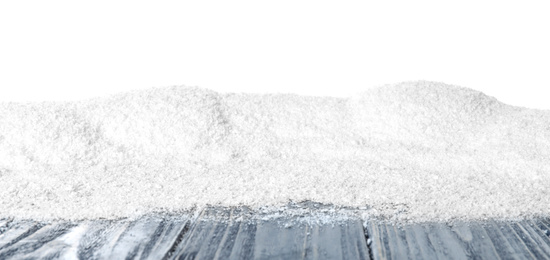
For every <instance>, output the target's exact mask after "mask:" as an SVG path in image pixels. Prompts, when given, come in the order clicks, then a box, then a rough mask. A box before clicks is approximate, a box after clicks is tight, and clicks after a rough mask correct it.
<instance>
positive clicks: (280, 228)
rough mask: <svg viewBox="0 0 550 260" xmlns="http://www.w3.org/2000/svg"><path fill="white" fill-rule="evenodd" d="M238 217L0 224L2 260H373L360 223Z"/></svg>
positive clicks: (216, 214) (206, 214)
mask: <svg viewBox="0 0 550 260" xmlns="http://www.w3.org/2000/svg"><path fill="white" fill-rule="evenodd" d="M234 213H235V212H234V210H229V211H224V210H213V209H209V210H205V211H202V212H201V214H200V215H199V216H198V217H196V218H191V217H169V218H165V217H161V216H144V217H142V218H140V219H136V220H118V221H107V220H94V221H82V222H75V223H72V222H51V223H39V222H34V221H9V223H7V222H6V223H7V224H6V223H4V222H0V224H2V225H3V227H4V228H3V229H0V231H1V230H3V231H2V233H0V259H61V258H63V259H296V258H299V259H369V251H368V247H367V243H366V239H365V234H364V229H363V226H362V222H361V221H360V220H359V219H355V220H347V221H338V222H334V223H329V224H316V223H313V224H310V223H308V222H306V221H299V220H297V219H295V218H290V217H289V218H282V219H281V218H279V219H272V220H262V219H261V218H257V219H256V218H253V219H243V218H242V216H241V215H239V214H234Z"/></svg>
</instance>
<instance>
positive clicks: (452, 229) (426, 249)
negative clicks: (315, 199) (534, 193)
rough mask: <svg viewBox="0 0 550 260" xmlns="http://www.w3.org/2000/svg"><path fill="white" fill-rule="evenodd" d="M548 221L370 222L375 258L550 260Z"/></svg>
mask: <svg viewBox="0 0 550 260" xmlns="http://www.w3.org/2000/svg"><path fill="white" fill-rule="evenodd" d="M546 223H547V222H546V221H542V220H526V221H519V222H518V221H516V222H510V221H509V222H495V221H485V222H457V223H453V224H444V223H420V224H407V225H403V226H396V225H392V224H388V223H383V222H378V223H377V222H372V221H371V222H370V223H369V224H368V225H367V231H368V232H369V234H368V235H369V238H370V239H372V244H371V252H372V254H373V257H374V259H470V258H476V259H550V236H549V235H548V234H547V232H546V231H545V230H546V228H547V226H546Z"/></svg>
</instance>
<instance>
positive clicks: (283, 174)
mask: <svg viewBox="0 0 550 260" xmlns="http://www.w3.org/2000/svg"><path fill="white" fill-rule="evenodd" d="M549 126H550V111H543V110H531V109H525V108H519V107H513V106H509V105H506V104H503V103H500V102H498V101H497V100H496V99H494V98H492V97H489V96H486V95H485V94H483V93H480V92H477V91H474V90H471V89H467V88H462V87H457V86H452V85H446V84H442V83H435V82H426V81H418V82H404V83H400V84H395V85H387V86H383V87H379V88H375V89H369V90H367V91H365V92H363V93H360V94H357V95H355V96H352V97H350V98H332V97H306V96H298V95H290V94H267V95H255V94H219V93H216V92H213V91H210V90H206V89H201V88H189V87H170V88H153V89H149V90H141V91H134V92H129V93H122V94H119V95H115V96H111V97H106V98H96V99H91V100H85V101H80V102H65V103H52V102H43V103H25V104H23V103H2V104H0V207H2V209H3V210H2V213H0V214H1V215H0V217H9V216H15V217H33V218H67V219H83V218H99V217H101V218H117V217H127V216H133V215H136V214H145V213H149V212H155V211H158V210H165V211H179V210H185V209H190V208H193V207H204V206H207V205H217V206H239V205H240V206H242V205H246V206H251V207H263V206H282V205H286V204H287V203H288V201H296V202H300V201H315V202H319V203H325V204H332V205H338V206H345V207H348V206H349V207H358V208H362V209H365V214H367V215H369V216H380V217H385V218H391V219H395V220H412V221H424V220H430V221H433V220H442V221H445V220H449V219H480V218H489V217H490V218H520V217H532V216H548V215H550V209H549V208H548V207H547V205H548V203H549V202H550V193H549V192H547V187H545V185H544V184H545V183H549V182H550V174H549V172H550V166H549V165H548V163H547V158H550V127H549Z"/></svg>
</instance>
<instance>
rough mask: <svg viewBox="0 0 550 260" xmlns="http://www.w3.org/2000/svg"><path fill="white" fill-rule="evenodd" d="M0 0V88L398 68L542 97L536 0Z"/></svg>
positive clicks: (548, 54) (338, 90)
mask: <svg viewBox="0 0 550 260" xmlns="http://www.w3.org/2000/svg"><path fill="white" fill-rule="evenodd" d="M376 2H377V3H375V2H374V1H373V2H366V1H343V0H339V1H300V0H292V1H284V0H277V1H260V0H256V1H231V0H229V1H205V0H201V1H178V2H176V1H173V2H171V1H158V0H157V1H147V2H146V1H127V2H124V1H114V0H111V1H97V0H94V1H75V0H71V1H55V0H54V1H52V0H49V1H24V0H18V1H1V2H0V37H1V38H0V100H2V101H5V100H11V101H37V100H75V99H82V98H88V97H94V96H102V95H107V94H110V93H117V92H121V91H126V90H130V89H138V88H148V87H158V86H171V85H187V86H200V87H204V88H209V89H213V90H216V91H220V92H291V93H298V94H304V95H318V96H324V95H329V96H349V95H351V94H353V93H356V92H360V91H362V90H365V89H367V88H370V87H373V86H378V85H382V84H387V83H396V82H400V81H405V80H420V79H423V80H432V81H441V82H445V83H449V84H454V85H460V86H464V87H469V88H473V89H477V90H480V91H482V92H484V93H486V94H488V95H491V96H494V97H496V98H498V99H499V100H501V101H503V102H505V103H509V104H513V105H519V106H526V107H533V108H544V109H550V102H548V100H549V97H550V96H549V95H548V91H547V89H548V87H550V73H549V72H550V64H549V62H550V47H548V46H550V39H549V37H548V35H549V29H548V28H549V26H550V15H549V13H550V9H549V7H548V6H545V5H544V4H543V3H544V1H540V2H534V1H513V2H512V1H510V2H508V1H453V2H452V3H451V2H446V1H402V2H396V1H376Z"/></svg>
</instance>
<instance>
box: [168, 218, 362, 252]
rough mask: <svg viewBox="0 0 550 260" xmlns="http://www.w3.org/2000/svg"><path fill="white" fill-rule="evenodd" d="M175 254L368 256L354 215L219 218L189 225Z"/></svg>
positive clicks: (201, 220) (198, 221)
mask: <svg viewBox="0 0 550 260" xmlns="http://www.w3.org/2000/svg"><path fill="white" fill-rule="evenodd" d="M174 258H175V259H369V255H368V248H367V244H366V240H365V234H364V230H363V227H362V224H361V222H360V221H359V220H350V221H343V222H338V223H332V224H324V225H319V224H309V223H307V222H304V221H298V220H295V219H292V218H289V219H282V220H281V219H279V220H270V221H264V220H244V221H243V220H236V219H235V218H233V217H230V218H229V219H225V220H224V221H219V220H212V219H209V218H205V219H203V218H202V216H201V217H199V219H198V220H197V221H196V222H195V223H194V224H193V225H192V226H191V228H190V230H189V232H188V234H187V235H186V236H185V238H184V240H183V241H182V242H181V244H180V245H179V246H178V247H177V249H176V250H175V254H174Z"/></svg>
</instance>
